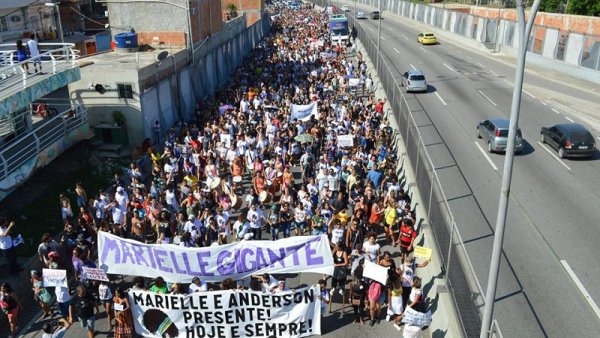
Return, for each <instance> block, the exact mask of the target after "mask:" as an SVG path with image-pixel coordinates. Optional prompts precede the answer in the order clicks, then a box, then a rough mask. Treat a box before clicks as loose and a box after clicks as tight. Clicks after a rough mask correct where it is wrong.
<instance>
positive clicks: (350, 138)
mask: <svg viewBox="0 0 600 338" xmlns="http://www.w3.org/2000/svg"><path fill="white" fill-rule="evenodd" d="M337 145H338V147H340V148H344V147H354V135H350V134H349V135H338V137H337Z"/></svg>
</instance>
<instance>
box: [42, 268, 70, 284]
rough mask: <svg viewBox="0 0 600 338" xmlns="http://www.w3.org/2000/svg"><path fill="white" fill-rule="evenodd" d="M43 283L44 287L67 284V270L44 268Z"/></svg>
mask: <svg viewBox="0 0 600 338" xmlns="http://www.w3.org/2000/svg"><path fill="white" fill-rule="evenodd" d="M42 284H43V286H44V287H52V286H64V287H68V286H67V270H59V269H42Z"/></svg>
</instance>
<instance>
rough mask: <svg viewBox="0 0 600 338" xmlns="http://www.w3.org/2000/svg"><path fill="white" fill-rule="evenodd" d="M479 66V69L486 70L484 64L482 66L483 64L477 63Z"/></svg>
mask: <svg viewBox="0 0 600 338" xmlns="http://www.w3.org/2000/svg"><path fill="white" fill-rule="evenodd" d="M477 65H478V66H479V67H481V68H485V66H484V65H482V64H481V62H477Z"/></svg>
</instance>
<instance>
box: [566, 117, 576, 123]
mask: <svg viewBox="0 0 600 338" xmlns="http://www.w3.org/2000/svg"><path fill="white" fill-rule="evenodd" d="M565 119H566V120H567V121H570V122H571V123H575V121H574V120H573V119H572V118H570V117H568V116H565Z"/></svg>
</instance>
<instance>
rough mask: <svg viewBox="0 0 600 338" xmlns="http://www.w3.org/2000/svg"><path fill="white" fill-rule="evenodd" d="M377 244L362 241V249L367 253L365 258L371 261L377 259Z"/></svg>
mask: <svg viewBox="0 0 600 338" xmlns="http://www.w3.org/2000/svg"><path fill="white" fill-rule="evenodd" d="M379 248H380V246H379V244H377V243H375V244H371V243H369V241H366V242H364V243H363V251H364V252H365V253H366V254H367V259H368V260H369V261H371V262H375V261H376V260H377V252H378V251H379Z"/></svg>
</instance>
